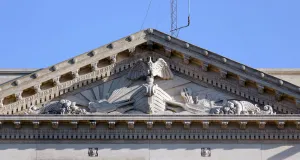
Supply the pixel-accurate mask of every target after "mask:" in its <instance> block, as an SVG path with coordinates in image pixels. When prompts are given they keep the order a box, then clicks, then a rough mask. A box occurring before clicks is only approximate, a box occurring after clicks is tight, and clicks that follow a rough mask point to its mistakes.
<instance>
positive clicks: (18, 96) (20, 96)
mask: <svg viewBox="0 0 300 160" xmlns="http://www.w3.org/2000/svg"><path fill="white" fill-rule="evenodd" d="M15 96H16V100H17V101H20V100H22V99H23V97H22V92H19V93H16V94H15Z"/></svg>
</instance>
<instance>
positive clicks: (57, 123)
mask: <svg viewBox="0 0 300 160" xmlns="http://www.w3.org/2000/svg"><path fill="white" fill-rule="evenodd" d="M51 124H52V128H53V129H57V128H58V125H59V122H58V121H52V122H51Z"/></svg>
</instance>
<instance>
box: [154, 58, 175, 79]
mask: <svg viewBox="0 0 300 160" xmlns="http://www.w3.org/2000/svg"><path fill="white" fill-rule="evenodd" d="M152 72H153V73H152V74H153V76H158V77H160V78H162V79H173V73H172V72H171V70H170V68H169V66H168V64H167V62H165V61H164V60H163V59H162V58H159V59H158V60H157V61H156V62H155V63H153V70H152Z"/></svg>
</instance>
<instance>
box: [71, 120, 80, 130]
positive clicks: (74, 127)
mask: <svg viewBox="0 0 300 160" xmlns="http://www.w3.org/2000/svg"><path fill="white" fill-rule="evenodd" d="M70 124H71V125H72V128H73V129H77V127H78V122H77V121H71V122H70Z"/></svg>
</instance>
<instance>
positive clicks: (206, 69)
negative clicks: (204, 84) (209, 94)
mask: <svg viewBox="0 0 300 160" xmlns="http://www.w3.org/2000/svg"><path fill="white" fill-rule="evenodd" d="M208 66H209V64H208V63H206V62H203V63H202V66H201V68H202V71H205V72H207V71H208Z"/></svg>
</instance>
